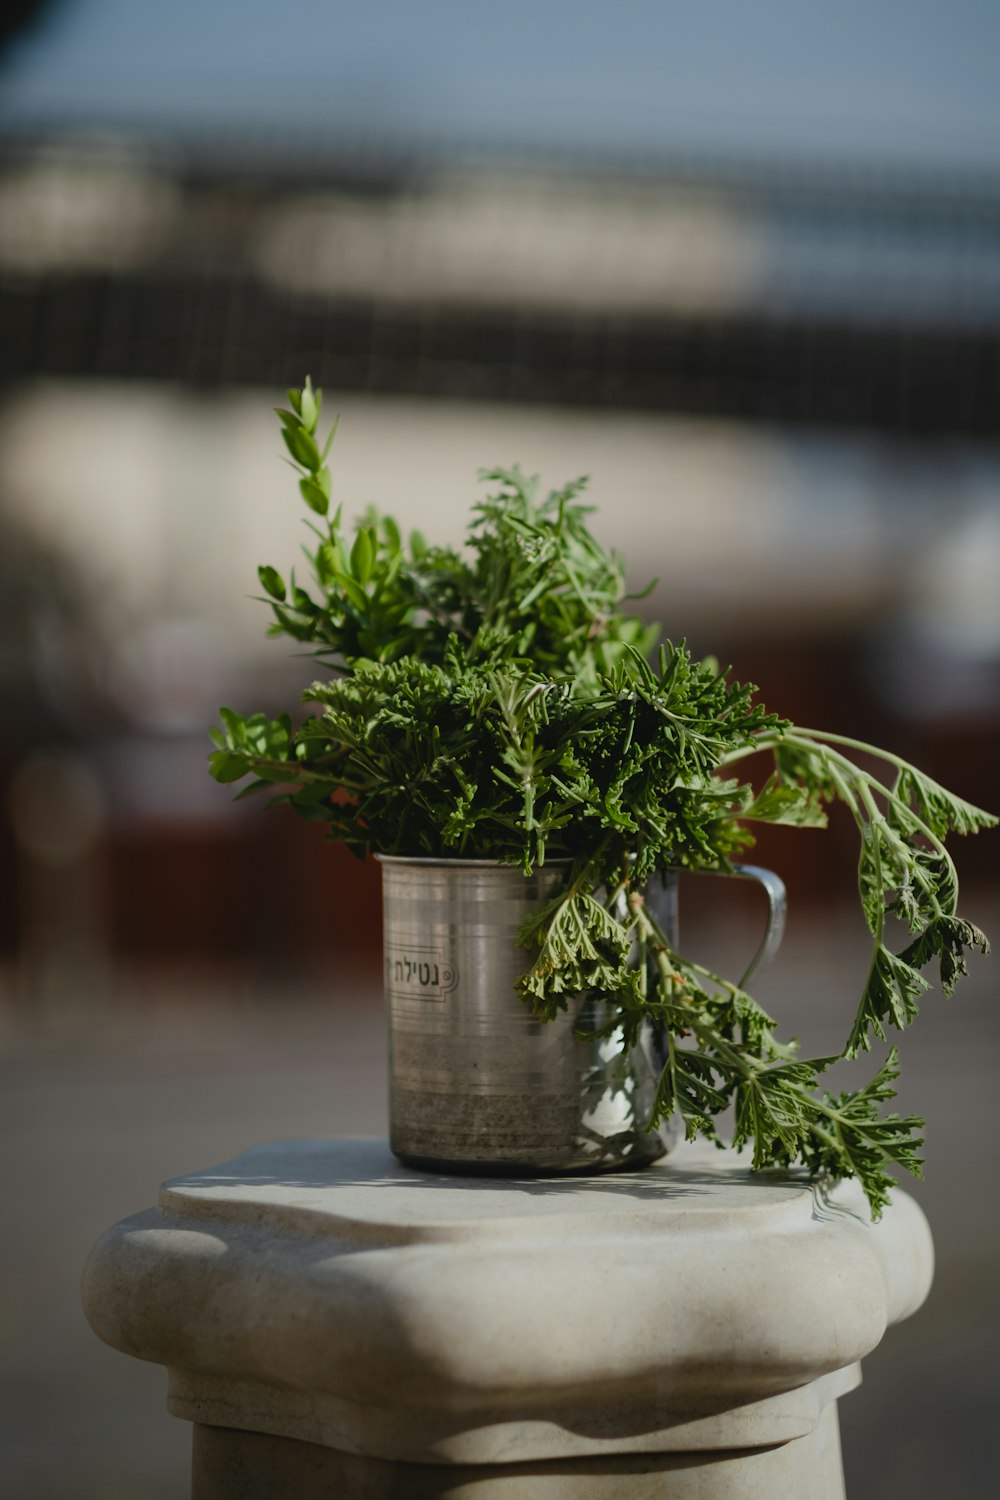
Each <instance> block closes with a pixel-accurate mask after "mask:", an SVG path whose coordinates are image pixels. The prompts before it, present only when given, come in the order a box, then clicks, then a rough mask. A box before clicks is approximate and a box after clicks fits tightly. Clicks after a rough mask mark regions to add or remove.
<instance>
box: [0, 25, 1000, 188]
mask: <svg viewBox="0 0 1000 1500" xmlns="http://www.w3.org/2000/svg"><path fill="white" fill-rule="evenodd" d="M998 58H1000V3H998V0H947V3H946V0H837V3H835V4H834V3H830V0H684V3H680V0H614V3H612V0H602V3H595V0H504V3H503V4H502V5H501V4H497V3H495V0H364V3H363V4H362V3H359V0H266V3H263V0H169V3H168V4H163V3H160V0H54V3H53V4H52V5H51V7H50V10H49V13H48V16H47V19H45V20H44V21H43V22H42V23H40V24H39V25H38V26H37V27H36V28H35V30H33V31H31V32H29V33H26V34H25V35H24V36H23V37H22V39H21V40H20V41H19V42H18V43H17V44H15V46H13V47H12V48H11V49H10V51H9V52H8V54H7V56H6V58H5V59H4V63H3V67H2V69H0V129H6V130H8V131H10V130H17V129H24V128H34V127H37V126H40V125H41V126H47V125H52V124H57V125H70V126H72V125H83V126H87V127H102V126H104V127H121V126H126V127H131V128H136V127H138V128H140V129H143V128H145V129H150V130H154V131H157V132H166V133H167V134H171V133H173V134H177V135H181V136H194V137H202V136H211V135H212V133H213V132H214V133H222V134H226V135H232V134H233V133H234V132H235V133H236V134H239V133H241V132H245V133H248V134H260V133H265V134H273V135H278V136H280V134H281V133H282V132H288V133H289V134H291V133H306V134H310V133H311V134H313V135H315V136H316V137H318V138H320V139H331V140H333V139H334V138H335V136H336V135H337V133H338V132H340V133H341V134H343V133H345V132H349V133H351V134H354V135H356V136H357V135H360V136H369V137H371V138H372V139H373V140H374V141H376V142H378V141H382V142H385V141H389V142H392V141H398V142H402V143H414V142H416V143H418V144H420V143H425V144H429V145H434V144H438V145H443V146H445V147H454V146H455V145H463V144H470V145H473V146H484V147H487V148H489V147H497V146H499V147H504V146H506V147H513V148H516V149H521V148H524V149H527V150H529V151H534V152H545V151H554V152H563V151H566V150H569V151H583V152H586V153H590V154H593V153H607V154H612V155H614V154H619V155H620V154H627V155H629V156H631V157H641V156H642V155H644V154H651V155H657V154H663V153H668V154H669V153H674V154H676V153H685V152H694V153H699V152H700V153H716V154H725V155H734V154H735V155H739V156H746V155H759V156H764V157H769V158H774V157H785V158H805V159H817V158H819V157H822V158H826V159H835V160H842V161H845V162H858V161H865V162H876V163H879V164H900V165H905V166H925V167H926V166H930V167H932V168H942V167H943V168H947V167H948V166H956V167H961V168H967V169H977V170H982V169H991V168H995V167H996V166H997V164H998V158H1000V83H998V76H997V75H998V67H997V61H998Z"/></svg>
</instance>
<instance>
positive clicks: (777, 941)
mask: <svg viewBox="0 0 1000 1500" xmlns="http://www.w3.org/2000/svg"><path fill="white" fill-rule="evenodd" d="M732 873H733V874H734V875H735V876H737V877H738V878H739V879H740V880H754V881H756V883H757V884H758V885H760V886H763V888H764V893H765V895H766V896H767V927H766V928H765V929H764V936H763V938H762V940H761V944H760V947H759V948H758V949H757V952H756V953H755V954H754V956H753V958H752V959H751V960H750V963H749V965H748V967H747V969H746V972H745V973H744V975H743V977H742V979H741V980H740V981H739V988H740V989H741V990H742V989H745V988H746V986H747V984H748V983H749V981H750V978H751V976H752V975H753V974H756V972H757V970H758V969H759V968H761V967H762V966H763V965H765V964H769V963H770V962H771V960H772V958H773V957H774V955H775V954H776V953H777V951H778V949H779V948H780V946H781V939H782V938H783V937H784V935H785V919H786V917H787V915H788V893H787V891H786V890H785V882H784V881H783V880H782V878H781V876H780V875H776V874H775V873H774V871H773V870H765V869H764V867H763V865H733V867H732Z"/></svg>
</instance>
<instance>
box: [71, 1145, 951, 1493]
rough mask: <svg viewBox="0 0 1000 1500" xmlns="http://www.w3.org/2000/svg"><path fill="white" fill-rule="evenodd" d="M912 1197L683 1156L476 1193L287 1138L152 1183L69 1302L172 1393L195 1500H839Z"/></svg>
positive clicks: (896, 1285)
mask: <svg viewBox="0 0 1000 1500" xmlns="http://www.w3.org/2000/svg"><path fill="white" fill-rule="evenodd" d="M931 1267H932V1254H931V1242H930V1235H929V1233H928V1230H927V1225H926V1222H925V1221H924V1218H923V1215H922V1214H921V1213H920V1210H919V1209H918V1208H917V1206H916V1204H915V1203H913V1202H912V1201H911V1200H910V1199H908V1198H907V1197H906V1195H905V1194H904V1193H898V1194H896V1195H895V1198H894V1201H893V1203H892V1206H891V1207H890V1208H889V1210H888V1211H887V1212H886V1214H885V1215H884V1217H883V1219H882V1220H881V1222H880V1223H878V1224H875V1225H873V1224H872V1223H871V1222H870V1218H869V1214H868V1210H867V1205H866V1204H865V1202H864V1198H863V1196H862V1195H861V1193H860V1191H859V1190H858V1188H857V1186H856V1185H852V1184H850V1183H847V1184H840V1185H838V1186H837V1187H836V1188H835V1189H833V1190H830V1189H820V1188H818V1187H816V1186H814V1185H813V1184H811V1183H810V1182H809V1181H808V1180H807V1178H806V1177H804V1176H803V1175H802V1174H801V1173H761V1174H756V1175H755V1174H753V1173H751V1172H749V1171H748V1169H747V1166H746V1163H745V1161H744V1160H743V1159H741V1158H739V1157H736V1156H733V1155H731V1154H727V1153H721V1152H714V1151H712V1150H711V1148H708V1149H701V1148H698V1147H680V1148H679V1149H678V1150H677V1151H676V1153H673V1154H671V1156H670V1157H668V1158H667V1160H665V1161H664V1162H662V1163H660V1164H658V1165H657V1166H654V1167H651V1168H649V1169H647V1170H646V1171H640V1172H634V1173H619V1174H613V1175H610V1176H605V1177H592V1178H572V1179H568V1178H558V1179H551V1178H550V1179H532V1178H526V1179H505V1180H499V1179H496V1178H491V1179H475V1178H458V1177H439V1176H435V1175H433V1174H429V1173H423V1172H415V1171H412V1170H411V1169H409V1168H407V1167H404V1166H401V1165H400V1164H399V1163H398V1162H397V1161H395V1160H394V1159H393V1157H392V1156H391V1155H390V1154H389V1152H388V1150H387V1149H386V1147H385V1145H384V1144H383V1143H380V1142H375V1141H339V1142H338V1141H293V1142H287V1143H284V1144H279V1145H275V1146H264V1147H259V1148H258V1149H257V1150H255V1151H250V1152H247V1153H246V1154H245V1155H244V1156H241V1157H239V1158H238V1159H237V1160H236V1161H233V1162H228V1163H225V1164H223V1165H222V1166H220V1167H214V1168H211V1169H209V1170H206V1171H203V1172H197V1173H194V1174H192V1175H191V1176H190V1177H186V1178H179V1179H177V1180H176V1181H174V1182H171V1183H168V1184H167V1185H166V1186H165V1187H164V1188H163V1190H162V1191H161V1194H160V1202H159V1206H158V1207H157V1208H155V1209H151V1210H149V1211H148V1212H146V1213H143V1214H139V1215H137V1216H136V1217H135V1218H133V1219H128V1220H126V1221H125V1222H124V1223H122V1224H119V1225H117V1226H116V1227H115V1228H114V1229H112V1230H109V1231H108V1233H107V1234H106V1235H105V1236H104V1237H103V1239H102V1240H101V1241H100V1243H99V1244H98V1245H97V1247H96V1248H95V1250H94V1252H93V1254H92V1256H91V1259H90V1263H89V1265H88V1268H87V1272H86V1275H85V1278H84V1301H85V1304H86V1308H87V1313H88V1316H89V1318H90V1320H91V1323H92V1325H93V1327H94V1328H95V1330H96V1331H97V1332H98V1333H99V1334H100V1335H101V1337H102V1338H104V1339H106V1340H107V1341H108V1343H111V1344H114V1345H115V1346H116V1347H117V1348H119V1349H122V1350H124V1351H125V1352H126V1353H129V1354H133V1355H136V1356H137V1357H139V1358H140V1359H151V1360H156V1361H158V1362H159V1363H161V1364H164V1365H166V1366H167V1368H168V1370H169V1372H170V1396H169V1407H170V1410H171V1411H172V1412H173V1413H174V1415H175V1416H178V1417H182V1418H184V1419H185V1420H187V1421H189V1422H191V1423H192V1424H193V1426H194V1429H195V1443H194V1454H195V1462H194V1495H195V1500H390V1497H391V1500H396V1497H398V1500H431V1497H434V1500H444V1497H449V1500H461V1497H465V1500H563V1497H565V1500H646V1497H649V1500H653V1497H654V1496H655V1497H656V1500H730V1497H731V1500H754V1497H756V1496H760V1497H761V1500H765V1497H766V1500H843V1493H844V1492H843V1479H842V1476H841V1467H840V1455H839V1445H838V1440H837V1418H836V1403H837V1401H838V1400H839V1399H840V1398H841V1397H843V1396H844V1395H846V1393H847V1392H848V1391H851V1390H853V1388H854V1387H855V1386H856V1385H857V1384H858V1380H859V1378H860V1375H859V1366H858V1361H859V1360H860V1359H862V1358H863V1357H864V1356H865V1355H866V1354H868V1353H869V1352H870V1351H871V1350H872V1349H874V1348H875V1346H876V1344H878V1342H879V1340H880V1339H881V1338H882V1335H883V1334H884V1332H885V1330H886V1328H887V1327H888V1326H889V1325H890V1324H891V1323H895V1322H898V1321H899V1319H901V1318H905V1317H906V1316H907V1315H908V1314H909V1313H911V1312H913V1311H914V1310H915V1309H916V1308H917V1307H919V1305H920V1303H921V1302H922V1301H923V1298H924V1297H925V1295H926V1293H927V1290H928V1287H929V1286H930V1280H931Z"/></svg>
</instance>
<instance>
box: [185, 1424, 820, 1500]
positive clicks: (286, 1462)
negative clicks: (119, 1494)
mask: <svg viewBox="0 0 1000 1500" xmlns="http://www.w3.org/2000/svg"><path fill="white" fill-rule="evenodd" d="M192 1480H193V1482H192V1488H191V1500H293V1497H294V1500H844V1480H843V1471H842V1468H841V1462H840V1434H839V1431H838V1427H837V1408H836V1405H834V1404H831V1405H830V1406H828V1407H827V1408H826V1411H825V1412H824V1413H823V1416H822V1417H821V1419H820V1422H819V1425H818V1427H817V1428H816V1430H815V1431H814V1432H811V1433H809V1435H808V1436H807V1437H801V1438H794V1439H793V1440H792V1441H791V1442H789V1443H781V1444H779V1445H777V1446H775V1447H771V1448H735V1449H732V1450H730V1451H728V1452H721V1453H720V1452H714V1453H711V1452H710V1453H668V1454H651V1453H643V1454H636V1455H627V1454H619V1455H616V1456H615V1457H613V1458H590V1459H588V1458H584V1459H566V1460H563V1461H562V1462H551V1461H550V1462H548V1463H533V1464H476V1465H472V1464H403V1463H387V1462H386V1461H385V1460H383V1459H378V1458H358V1457H356V1456H355V1455H354V1454H351V1453H340V1452H338V1451H337V1450H336V1449H335V1448H322V1447H320V1446H319V1445H318V1444H316V1443H297V1442H294V1441H293V1440H291V1439H290V1438H276V1437H267V1436H265V1435H264V1434H263V1433H257V1432H237V1431H235V1430H234V1429H233V1428H228V1427H200V1426H195V1429H194V1464H193V1469H192Z"/></svg>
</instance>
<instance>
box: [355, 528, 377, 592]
mask: <svg viewBox="0 0 1000 1500" xmlns="http://www.w3.org/2000/svg"><path fill="white" fill-rule="evenodd" d="M374 567H375V540H374V537H373V534H372V532H371V530H370V529H369V528H368V527H364V528H363V529H362V530H361V531H359V532H358V534H357V536H356V537H355V538H354V546H353V547H352V548H351V573H352V575H353V577H354V578H356V579H357V581H358V583H360V584H365V583H367V582H368V580H369V579H370V578H371V576H372V572H373V570H374Z"/></svg>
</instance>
